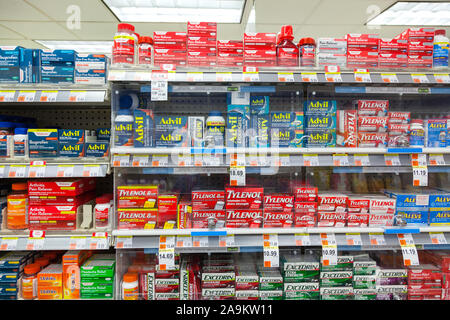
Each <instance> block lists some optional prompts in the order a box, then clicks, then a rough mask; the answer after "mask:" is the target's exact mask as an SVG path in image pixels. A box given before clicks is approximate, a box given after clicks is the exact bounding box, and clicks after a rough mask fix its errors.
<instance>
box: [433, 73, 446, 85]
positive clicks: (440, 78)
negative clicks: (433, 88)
mask: <svg viewBox="0 0 450 320" xmlns="http://www.w3.org/2000/svg"><path fill="white" fill-rule="evenodd" d="M434 80H436V82H437V83H450V77H449V75H448V73H441V74H436V73H435V74H434Z"/></svg>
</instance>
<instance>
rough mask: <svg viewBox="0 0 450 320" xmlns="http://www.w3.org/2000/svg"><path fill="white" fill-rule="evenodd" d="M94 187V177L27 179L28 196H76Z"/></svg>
mask: <svg viewBox="0 0 450 320" xmlns="http://www.w3.org/2000/svg"><path fill="white" fill-rule="evenodd" d="M93 189H95V179H70V180H69V179H66V180H47V181H42V180H33V181H28V195H30V196H63V197H64V196H78V195H80V194H82V193H84V192H87V191H90V190H93Z"/></svg>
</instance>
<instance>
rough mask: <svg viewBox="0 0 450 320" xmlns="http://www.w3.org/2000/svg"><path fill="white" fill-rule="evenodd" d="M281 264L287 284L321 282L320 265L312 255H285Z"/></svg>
mask: <svg viewBox="0 0 450 320" xmlns="http://www.w3.org/2000/svg"><path fill="white" fill-rule="evenodd" d="M281 263H282V274H283V278H284V281H285V282H315V281H319V274H320V263H319V261H318V260H317V259H316V258H315V257H314V256H312V255H303V256H302V255H298V256H297V255H283V256H282V257H281Z"/></svg>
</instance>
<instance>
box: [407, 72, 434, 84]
mask: <svg viewBox="0 0 450 320" xmlns="http://www.w3.org/2000/svg"><path fill="white" fill-rule="evenodd" d="M411 78H412V80H413V82H414V83H429V82H430V81H429V80H428V78H427V75H426V74H419V73H411Z"/></svg>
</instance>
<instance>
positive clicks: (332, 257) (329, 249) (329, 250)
mask: <svg viewBox="0 0 450 320" xmlns="http://www.w3.org/2000/svg"><path fill="white" fill-rule="evenodd" d="M322 263H323V265H324V266H335V265H336V264H337V246H336V245H335V244H333V245H322Z"/></svg>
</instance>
